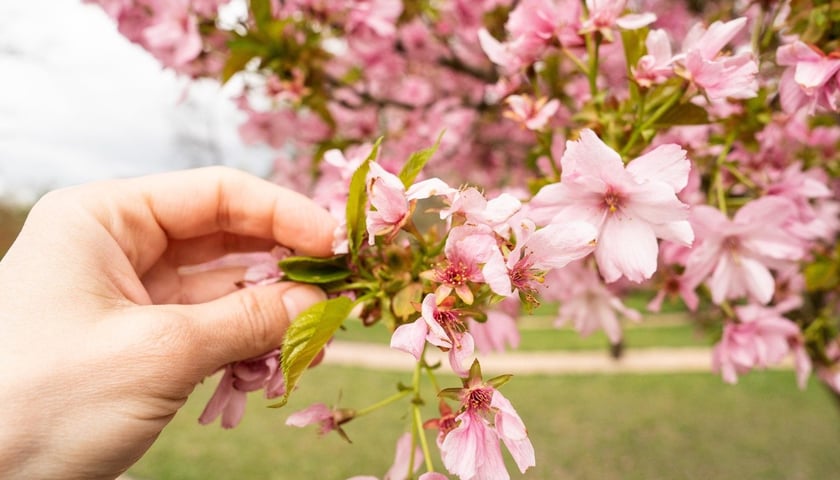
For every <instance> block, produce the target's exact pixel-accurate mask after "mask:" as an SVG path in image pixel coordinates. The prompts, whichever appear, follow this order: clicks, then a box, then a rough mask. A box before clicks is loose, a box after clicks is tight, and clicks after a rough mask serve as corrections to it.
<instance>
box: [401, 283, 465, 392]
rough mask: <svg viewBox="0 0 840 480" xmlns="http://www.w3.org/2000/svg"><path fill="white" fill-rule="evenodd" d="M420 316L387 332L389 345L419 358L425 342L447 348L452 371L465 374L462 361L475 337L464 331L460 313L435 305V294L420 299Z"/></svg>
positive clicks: (463, 375)
mask: <svg viewBox="0 0 840 480" xmlns="http://www.w3.org/2000/svg"><path fill="white" fill-rule="evenodd" d="M420 313H421V316H420V318H418V319H417V320H415V321H414V322H412V323H408V324H405V325H400V326H399V327H398V328H397V329H396V330H395V331H394V333H393V335H392V336H391V348H395V349H397V350H402V351H404V352H408V353H410V354H411V355H413V356H414V358H416V359H418V360H419V359H420V356H421V355H422V353H423V348H424V346H425V343H426V342H427V341H428V342H429V343H431V344H432V345H434V346H436V347H440V348H443V349H445V350H446V351H448V352H449V364H450V366H451V367H452V371H453V372H455V374H456V375H458V376H461V377H466V376H467V373H468V372H467V370H466V369H465V368H464V362H465V361H467V360H468V359H469V358H470V357H472V355H473V352H474V350H475V341H474V340H473V337H472V335H470V333H469V332H467V331H466V324H465V319H462V318H461V313H460V312H458V311H457V310H453V309H451V308H449V307H448V306H440V307H439V306H438V304H437V298H436V297H435V294H433V293H430V294H428V295H426V297H425V298H424V299H423V303H422V306H421V312H420Z"/></svg>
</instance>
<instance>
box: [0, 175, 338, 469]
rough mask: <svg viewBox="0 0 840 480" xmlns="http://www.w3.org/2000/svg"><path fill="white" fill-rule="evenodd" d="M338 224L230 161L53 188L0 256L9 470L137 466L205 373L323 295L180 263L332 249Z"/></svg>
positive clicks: (269, 340)
mask: <svg viewBox="0 0 840 480" xmlns="http://www.w3.org/2000/svg"><path fill="white" fill-rule="evenodd" d="M334 228H335V221H334V220H333V219H332V217H330V215H329V214H328V213H327V212H326V211H324V210H323V209H321V208H319V207H318V206H316V205H315V204H314V203H312V202H311V201H309V200H308V199H307V198H305V197H303V196H301V195H299V194H297V193H294V192H292V191H289V190H285V189H283V188H281V187H278V186H276V185H273V184H271V183H269V182H266V181H263V180H261V179H258V178H256V177H252V176H250V175H247V174H245V173H241V172H237V171H235V170H230V169H227V168H221V167H212V168H206V169H200V170H193V171H185V172H177V173H169V174H162V175H155V176H149V177H143V178H137V179H131V180H114V181H106V182H100V183H95V184H90V185H86V186H81V187H73V188H69V189H64V190H59V191H56V192H53V193H50V194H47V195H46V196H45V197H44V198H42V199H41V201H39V202H38V203H37V204H36V205H35V207H34V208H33V209H32V211H31V213H30V215H29V217H28V218H27V220H26V223H25V225H24V227H23V230H22V231H21V233H20V236H19V237H18V239H17V241H16V242H15V244H14V245H13V246H12V248H11V249H10V250H9V252H8V253H7V255H6V257H5V258H3V260H2V262H0V365H2V367H1V368H0V385H2V389H1V390H0V405H2V406H3V408H2V409H0V425H2V428H0V477H2V478H6V477H13V478H59V477H60V478H114V477H116V476H118V475H119V474H120V473H122V472H123V471H125V470H126V469H127V468H128V467H129V466H130V465H131V464H133V463H134V462H135V461H137V460H138V459H139V458H140V457H141V456H142V455H143V453H144V452H145V451H146V450H147V449H148V448H149V446H151V444H152V442H153V441H154V440H155V438H156V437H157V436H158V434H159V433H160V431H161V429H163V427H164V426H165V425H166V424H167V423H168V422H169V420H170V419H171V418H172V417H173V416H174V414H175V412H176V411H177V410H178V408H179V407H180V406H181V405H183V403H184V402H185V400H186V398H187V396H188V395H189V394H190V392H192V390H193V388H194V387H195V386H196V384H198V383H199V382H201V381H202V379H204V378H205V377H206V376H207V375H209V374H212V373H213V372H214V371H216V370H217V369H218V368H219V367H221V366H222V365H225V364H227V363H230V362H233V361H237V360H244V359H247V358H250V357H254V356H257V355H260V354H262V353H265V352H267V351H269V350H271V349H272V348H275V347H277V346H278V345H280V343H281V340H282V336H283V333H284V331H285V329H286V327H287V326H288V324H289V321H290V319H293V318H294V317H295V316H296V315H297V314H298V313H299V312H301V311H302V310H303V309H305V308H307V307H308V306H310V305H311V304H313V303H315V302H317V301H319V300H321V299H323V298H324V297H323V293H322V292H321V291H320V290H318V289H316V288H314V287H311V286H304V285H298V284H293V283H278V284H274V285H266V286H260V287H253V288H248V289H243V290H237V289H236V287H235V285H234V283H235V282H236V281H237V280H239V279H241V278H242V274H243V270H238V269H228V270H223V271H215V272H203V273H197V274H193V275H181V274H180V273H179V272H178V267H180V266H183V265H190V264H197V263H201V262H205V261H209V260H212V259H215V258H218V257H220V256H222V255H224V254H226V253H231V252H242V251H258V250H269V249H270V248H271V247H272V246H274V245H276V244H278V243H279V244H282V245H284V246H286V247H289V248H291V249H293V250H295V251H297V252H298V253H301V254H305V255H328V254H329V253H330V250H331V249H330V246H331V242H332V232H333V230H334Z"/></svg>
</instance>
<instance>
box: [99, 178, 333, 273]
mask: <svg viewBox="0 0 840 480" xmlns="http://www.w3.org/2000/svg"><path fill="white" fill-rule="evenodd" d="M122 182H125V183H126V184H125V185H119V186H120V189H119V191H117V192H113V193H112V194H111V195H109V196H108V197H106V198H102V199H100V202H98V203H97V204H96V205H93V206H92V208H95V209H99V210H100V211H103V210H102V207H103V203H102V202H103V201H104V202H105V203H110V204H111V205H110V207H111V208H114V207H116V210H117V212H118V213H117V215H122V216H123V217H124V219H134V220H133V221H131V222H130V225H129V228H128V229H127V230H128V231H119V232H115V231H114V229H115V228H114V227H115V226H114V225H113V224H114V222H113V216H114V213H113V211H109V210H110V209H105V212H106V213H107V215H108V217H111V220H110V221H106V222H103V224H104V225H106V228H109V230H111V234H112V236H113V237H114V239H115V240H117V242H119V243H120V245H121V247H122V248H123V251H124V252H125V253H126V254H127V255H128V257H129V259H130V260H131V262H132V264H133V265H134V267H135V269H137V271H138V272H143V271H145V270H146V269H148V268H149V267H150V266H151V265H152V264H153V263H154V262H155V261H156V260H157V258H159V257H160V255H161V254H162V253H163V251H164V250H165V246H166V244H168V241H169V240H172V239H178V240H180V239H188V238H195V237H200V236H203V235H208V234H212V233H215V232H220V231H223V232H229V233H233V234H237V235H243V236H249V237H256V238H264V239H273V240H274V241H276V242H277V243H279V244H280V245H284V246H286V247H289V248H291V249H292V250H294V251H296V252H297V253H300V254H304V255H313V256H326V255H329V254H330V253H331V251H332V240H333V232H334V230H335V227H336V220H335V219H334V218H333V217H332V216H331V215H330V214H329V213H328V212H327V211H326V210H324V209H323V208H321V207H320V206H318V205H317V204H315V203H314V202H313V201H312V200H310V199H309V198H307V197H305V196H304V195H301V194H299V193H297V192H294V191H292V190H289V189H286V188H283V187H280V186H278V185H276V184H273V183H271V182H268V181H266V180H263V179H261V178H259V177H256V176H253V175H250V174H247V173H244V172H241V171H238V170H234V169H231V168H226V167H208V168H202V169H196V170H185V171H181V172H173V173H164V174H159V175H150V176H147V177H139V178H135V179H130V180H124V181H116V182H113V184H112V185H113V186H117V184H120V183H122ZM111 183H112V182H107V183H106V185H107V184H111ZM105 188H107V187H105ZM112 202H116V204H114V203H112ZM138 209H140V210H139V211H138ZM124 219H122V221H119V222H117V224H118V225H122V224H125V223H126V222H125V220H124ZM109 223H110V224H111V225H109ZM123 230H126V229H125V228H124V229H123ZM161 236H165V241H164V242H163V245H162V246H163V249H161V248H160V242H159V241H158V242H155V241H151V240H150V239H154V238H158V239H160V237H161ZM156 244H157V245H158V248H154V246H155V245H156Z"/></svg>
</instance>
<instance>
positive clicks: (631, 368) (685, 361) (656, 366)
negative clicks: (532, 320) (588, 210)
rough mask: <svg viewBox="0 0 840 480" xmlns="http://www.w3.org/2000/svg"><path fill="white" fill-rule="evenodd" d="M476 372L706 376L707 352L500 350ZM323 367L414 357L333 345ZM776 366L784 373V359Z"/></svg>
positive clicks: (439, 357)
mask: <svg viewBox="0 0 840 480" xmlns="http://www.w3.org/2000/svg"><path fill="white" fill-rule="evenodd" d="M479 358H480V360H481V370H482V372H485V373H490V374H503V373H511V374H532V375H533V374H556V373H567V374H585V373H600V374H617V373H677V372H709V371H710V370H711V362H712V352H711V349H709V348H639V349H632V348H630V349H627V350H625V351H624V353H623V355H622V357H621V358H620V359H613V358H612V357H610V355H609V354H608V353H607V352H606V351H604V350H588V351H547V352H517V351H513V352H505V353H493V354H489V355H480V356H479ZM427 361H428V362H429V363H432V364H433V363H435V362H437V361H441V362H444V363H445V362H447V359H446V355H445V354H444V353H443V352H440V351H439V350H429V351H428V352H427ZM323 363H324V364H327V365H344V366H353V367H362V368H370V369H376V370H388V371H406V370H408V371H410V370H412V369H413V368H414V358H413V357H412V356H411V355H409V354H407V353H405V352H401V351H397V350H393V349H391V348H389V347H387V346H385V345H380V344H375V343H362V342H347V341H338V340H336V341H333V342H332V343H331V344H330V345H329V347H327V352H326V355H325V356H324V362H323ZM778 368H783V369H790V368H792V362H791V361H790V359H787V361H785V362H783V363H782V364H781V365H780V366H779V367H778Z"/></svg>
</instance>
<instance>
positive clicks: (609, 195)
mask: <svg viewBox="0 0 840 480" xmlns="http://www.w3.org/2000/svg"><path fill="white" fill-rule="evenodd" d="M622 200H623V198H622V196H621V193H619V192H616V191H615V190H613V189H612V188H610V189H608V190H607V191H606V193H604V207H606V208H607V210H609V211H610V213H615V212H616V211H617V210H618V209H619V208H621V204H622Z"/></svg>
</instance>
